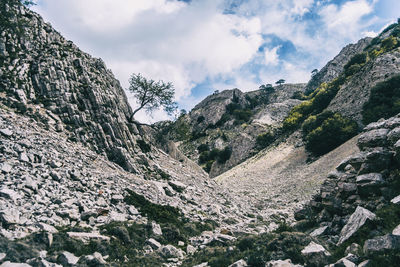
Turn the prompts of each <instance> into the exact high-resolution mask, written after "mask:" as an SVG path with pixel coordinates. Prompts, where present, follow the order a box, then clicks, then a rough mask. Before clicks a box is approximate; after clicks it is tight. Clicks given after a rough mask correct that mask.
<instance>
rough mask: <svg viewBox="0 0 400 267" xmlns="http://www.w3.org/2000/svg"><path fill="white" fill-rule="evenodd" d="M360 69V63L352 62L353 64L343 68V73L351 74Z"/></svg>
mask: <svg viewBox="0 0 400 267" xmlns="http://www.w3.org/2000/svg"><path fill="white" fill-rule="evenodd" d="M360 69H361V65H360V64H354V65H351V66H350V67H348V68H347V69H346V70H345V74H346V76H351V75H353V74H354V73H357V72H358V71H359V70H360Z"/></svg>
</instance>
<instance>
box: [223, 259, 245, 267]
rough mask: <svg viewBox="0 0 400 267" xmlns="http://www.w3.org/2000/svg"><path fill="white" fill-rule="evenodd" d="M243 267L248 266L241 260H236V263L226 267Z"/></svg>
mask: <svg viewBox="0 0 400 267" xmlns="http://www.w3.org/2000/svg"><path fill="white" fill-rule="evenodd" d="M245 266H248V265H247V262H246V261H245V260H243V259H242V260H238V261H236V262H234V263H232V264H231V265H229V266H228V267H245Z"/></svg>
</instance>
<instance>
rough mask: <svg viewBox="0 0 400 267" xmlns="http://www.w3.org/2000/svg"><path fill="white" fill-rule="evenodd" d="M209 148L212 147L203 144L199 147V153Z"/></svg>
mask: <svg viewBox="0 0 400 267" xmlns="http://www.w3.org/2000/svg"><path fill="white" fill-rule="evenodd" d="M209 150H210V147H209V146H208V145H207V144H201V145H199V146H198V147H197V151H199V153H202V152H205V151H209Z"/></svg>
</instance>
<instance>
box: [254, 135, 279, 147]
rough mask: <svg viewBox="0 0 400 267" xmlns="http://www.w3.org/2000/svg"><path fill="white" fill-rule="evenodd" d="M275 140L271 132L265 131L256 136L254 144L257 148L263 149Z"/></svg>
mask: <svg viewBox="0 0 400 267" xmlns="http://www.w3.org/2000/svg"><path fill="white" fill-rule="evenodd" d="M274 141H275V135H274V134H273V133H272V132H266V133H263V134H260V135H259V136H257V139H256V145H257V147H258V148H259V149H263V148H265V147H267V146H269V145H270V144H272V142H274Z"/></svg>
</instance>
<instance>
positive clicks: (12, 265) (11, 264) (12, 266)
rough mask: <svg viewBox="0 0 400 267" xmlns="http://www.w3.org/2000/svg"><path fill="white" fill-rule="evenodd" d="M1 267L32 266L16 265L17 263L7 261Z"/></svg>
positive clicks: (28, 266)
mask: <svg viewBox="0 0 400 267" xmlns="http://www.w3.org/2000/svg"><path fill="white" fill-rule="evenodd" d="M0 267H31V265H29V264H27V263H16V262H10V261H5V262H3V263H2V264H1V265H0Z"/></svg>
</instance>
